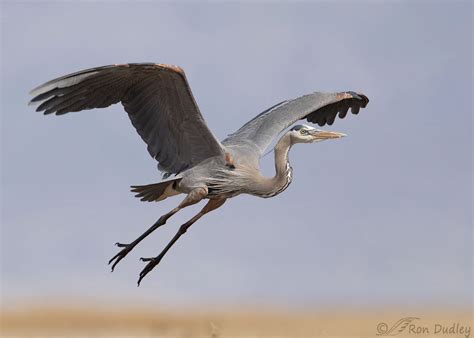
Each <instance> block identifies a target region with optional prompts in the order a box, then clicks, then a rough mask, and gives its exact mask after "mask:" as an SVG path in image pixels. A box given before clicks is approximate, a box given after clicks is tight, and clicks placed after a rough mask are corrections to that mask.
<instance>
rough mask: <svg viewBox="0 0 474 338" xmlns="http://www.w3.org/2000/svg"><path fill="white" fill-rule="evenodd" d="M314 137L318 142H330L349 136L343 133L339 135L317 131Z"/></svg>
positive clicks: (333, 132)
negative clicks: (330, 140)
mask: <svg viewBox="0 0 474 338" xmlns="http://www.w3.org/2000/svg"><path fill="white" fill-rule="evenodd" d="M313 136H314V138H315V139H317V140H329V139H335V138H341V137H345V136H347V135H346V134H343V133H337V132H335V131H315V132H314V133H313Z"/></svg>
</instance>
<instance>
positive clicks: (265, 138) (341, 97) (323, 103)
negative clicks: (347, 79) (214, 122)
mask: <svg viewBox="0 0 474 338" xmlns="http://www.w3.org/2000/svg"><path fill="white" fill-rule="evenodd" d="M368 102H369V99H368V98H367V96H365V95H363V94H357V93H355V92H342V93H320V92H315V93H312V94H308V95H304V96H301V97H299V98H296V99H293V100H287V101H283V102H281V103H279V104H277V105H275V106H273V107H271V108H269V109H267V110H265V111H264V112H263V113H260V114H259V115H257V116H256V117H254V118H253V119H252V120H250V121H249V122H247V123H246V124H244V125H243V126H242V127H241V128H240V129H239V130H237V131H236V132H235V133H233V134H231V135H229V136H228V137H227V138H226V139H225V140H224V141H223V142H222V144H223V145H225V146H230V147H232V146H242V145H245V146H247V147H250V148H251V149H252V151H253V153H254V154H255V156H257V157H260V156H262V155H263V153H264V152H265V150H266V148H267V147H268V146H269V145H270V144H271V142H272V141H273V140H274V139H275V137H277V136H278V134H280V133H281V132H282V131H283V130H285V129H286V128H288V127H289V126H291V125H292V124H293V123H295V122H296V121H298V120H303V119H306V120H307V121H308V122H311V123H315V124H318V125H319V126H321V127H322V126H324V125H326V124H328V125H332V124H333V123H334V121H335V119H336V116H339V118H344V117H345V116H346V114H347V112H348V110H349V108H350V109H351V112H352V113H353V114H358V113H359V110H360V108H365V106H366V105H367V104H368Z"/></svg>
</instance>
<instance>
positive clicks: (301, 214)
mask: <svg viewBox="0 0 474 338" xmlns="http://www.w3.org/2000/svg"><path fill="white" fill-rule="evenodd" d="M124 62H158V63H170V64H176V65H179V66H181V67H182V68H184V70H185V71H186V74H187V77H188V80H189V82H190V85H191V87H192V89H193V92H194V95H195V97H196V100H197V102H198V104H199V106H200V108H201V111H202V112H203V115H204V117H205V119H206V121H207V122H208V124H209V126H210V128H211V129H212V130H213V132H214V133H215V134H216V135H217V136H218V137H219V138H221V139H222V138H224V137H225V136H226V135H227V134H228V133H231V132H232V131H234V130H236V129H238V128H239V127H240V126H241V125H242V124H243V123H245V122H246V121H247V120H249V119H251V118H252V117H253V116H254V115H256V114H258V113H259V112H261V111H263V110H264V109H266V108H268V107H269V106H272V105H274V104H275V103H277V102H280V101H281V100H283V99H289V98H293V97H296V96H300V95H302V94H306V93H309V92H313V91H342V90H355V91H360V92H363V93H365V94H366V95H367V96H368V97H369V98H370V100H371V101H370V104H369V105H368V107H367V109H365V110H363V111H362V112H361V114H359V115H358V116H349V117H348V118H346V119H344V120H338V121H336V123H334V125H333V126H332V127H330V128H325V129H327V130H335V131H340V132H344V133H346V134H348V135H349V136H348V137H347V138H345V139H343V140H339V141H337V142H335V141H333V142H330V141H328V142H323V143H319V144H313V145H298V146H295V147H294V148H293V149H292V151H291V153H290V161H291V164H292V167H293V169H294V176H295V179H294V181H293V183H292V185H291V186H290V187H289V188H288V190H286V191H285V193H283V194H281V195H279V196H277V197H275V198H273V199H258V198H256V197H251V196H239V197H237V198H235V199H233V200H231V201H229V202H228V203H226V205H225V206H224V207H223V208H221V209H219V210H218V211H216V212H215V213H214V214H210V215H208V216H206V217H205V218H203V219H201V220H200V221H199V222H198V223H196V224H195V225H194V226H193V227H192V228H191V229H190V231H188V232H187V233H186V235H185V236H184V237H183V238H182V239H180V241H179V242H178V243H177V244H176V245H175V247H174V248H173V250H172V251H170V252H169V253H168V255H167V256H166V258H165V259H164V260H163V262H162V263H161V265H160V266H159V268H157V269H156V270H155V271H153V272H152V273H151V274H150V275H149V276H148V277H147V279H146V280H144V282H143V283H142V286H141V287H140V288H136V286H135V285H136V284H135V283H136V280H137V276H138V273H139V272H140V271H141V269H142V268H143V263H141V262H139V261H138V258H139V257H141V256H151V255H155V254H157V253H159V252H160V251H161V249H162V248H163V246H164V245H165V244H166V243H167V242H168V241H169V239H170V238H171V237H172V235H173V234H174V233H175V232H176V230H177V227H178V226H179V225H180V224H182V223H183V222H185V221H186V220H187V219H189V218H190V217H191V216H192V215H193V214H194V213H195V212H196V210H197V209H198V208H199V207H195V208H189V210H185V211H183V212H182V213H181V214H179V215H177V216H176V217H175V218H173V219H171V220H170V221H169V222H168V224H167V225H166V226H165V227H163V228H161V229H159V231H157V232H156V233H154V234H153V235H152V236H150V237H149V238H148V239H147V240H146V241H144V242H143V243H142V245H140V246H139V247H137V248H136V249H135V251H134V252H133V254H131V255H130V256H129V257H127V258H126V259H125V260H124V261H122V262H121V264H120V265H119V266H118V267H117V269H116V271H115V272H114V273H113V274H111V273H110V272H109V267H108V266H107V265H106V262H107V260H108V259H109V258H110V257H112V256H113V255H114V254H115V253H116V250H117V249H116V248H115V247H114V246H113V243H115V242H116V241H122V242H126V241H129V240H132V239H134V238H135V237H137V236H138V235H139V234H141V233H142V232H143V231H144V230H145V229H146V228H147V227H148V226H149V225H150V224H152V223H153V222H154V221H155V220H156V219H157V218H158V217H159V216H160V215H162V214H163V213H165V212H167V211H168V210H170V209H171V208H173V207H174V206H175V205H176V204H177V203H178V202H179V197H178V198H173V199H168V200H166V201H164V202H162V203H159V204H149V203H142V202H140V201H139V200H138V199H135V198H134V197H133V195H132V194H131V193H129V191H128V190H129V185H133V184H145V183H151V182H155V181H157V180H159V178H160V175H159V172H157V170H156V164H155V163H154V161H153V160H152V159H151V158H150V157H149V155H148V153H147V152H146V147H145V145H144V144H143V143H142V141H141V139H140V138H139V137H138V135H136V132H135V131H134V129H133V128H132V127H131V124H130V122H129V121H128V117H127V115H126V114H125V113H124V112H123V110H122V108H121V106H118V105H116V106H113V107H110V108H107V109H102V110H94V111H85V112H81V113H74V114H68V115H66V116H62V117H54V116H48V117H44V116H42V115H41V114H40V113H35V112H34V110H33V109H32V108H31V107H28V106H27V105H26V103H27V101H28V100H29V97H28V92H29V90H30V89H32V88H33V87H35V86H37V85H39V84H41V83H43V82H45V81H47V80H50V79H52V78H55V77H57V76H60V75H64V74H67V73H71V72H74V71H78V70H81V69H85V68H90V67H94V66H100V65H107V64H113V63H124ZM1 74H2V81H1V82H2V100H1V101H2V133H1V134H2V209H3V210H2V293H3V300H4V303H5V304H16V303H19V302H29V301H42V300H45V299H51V298H58V299H71V300H81V301H88V300H90V301H93V300H98V299H99V300H103V301H122V300H123V301H125V300H127V301H137V302H143V301H146V302H150V303H152V304H161V305H169V306H175V305H176V306H200V305H203V304H205V305H213V304H224V305H257V306H280V307H289V306H291V307H312V308H321V307H326V306H330V305H335V306H337V305H344V306H354V307H357V308H358V307H373V306H386V305H402V306H415V305H416V306H431V305H433V304H434V305H440V306H455V307H457V306H460V307H463V306H467V305H469V304H470V303H471V301H472V299H473V298H472V239H473V238H472V98H471V97H472V4H471V3H470V2H468V1H464V2H448V1H446V2H436V3H435V2H422V1H420V2H411V3H408V2H396V1H392V2H384V3H383V4H382V3H376V2H354V3H343V2H337V3H329V2H320V3H317V2H316V3H298V4H286V3H278V4H271V3H259V4H250V3H227V4H217V3H211V2H209V3H188V4H180V5H172V4H166V3H152V2H143V3H135V2H133V3H132V2H129V3H127V2H123V3H118V4H114V5H113V6H112V5H111V4H110V3H107V2H104V3H92V2H82V3H80V2H71V3H67V4H61V3H57V2H56V3H47V2H44V3H39V4H36V3H15V2H9V1H4V2H2V71H1ZM262 166H263V170H264V172H265V173H266V174H268V175H271V174H272V170H273V163H272V156H270V155H269V156H267V157H265V158H264V159H263V161H262Z"/></svg>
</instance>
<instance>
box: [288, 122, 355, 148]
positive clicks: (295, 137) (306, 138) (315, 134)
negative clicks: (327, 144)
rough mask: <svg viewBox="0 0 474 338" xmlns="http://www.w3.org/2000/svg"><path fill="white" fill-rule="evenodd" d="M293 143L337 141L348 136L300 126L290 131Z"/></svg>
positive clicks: (303, 125)
mask: <svg viewBox="0 0 474 338" xmlns="http://www.w3.org/2000/svg"><path fill="white" fill-rule="evenodd" d="M289 134H290V137H291V142H292V143H293V144H295V143H315V142H321V141H324V140H329V139H336V138H341V137H344V136H346V134H343V133H337V132H334V131H324V130H319V129H316V128H313V127H310V126H307V125H305V124H299V125H296V126H294V127H293V128H291V130H290V131H289Z"/></svg>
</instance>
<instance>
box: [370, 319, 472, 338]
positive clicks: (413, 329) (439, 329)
mask: <svg viewBox="0 0 474 338" xmlns="http://www.w3.org/2000/svg"><path fill="white" fill-rule="evenodd" d="M419 319H420V318H417V317H405V318H402V319H400V320H399V321H397V322H396V323H395V324H393V325H392V326H391V327H389V326H388V325H387V324H386V323H379V324H378V325H377V336H396V335H398V334H400V333H402V332H405V334H413V335H423V334H430V335H440V336H442V335H449V336H450V337H452V336H454V335H459V336H462V337H465V338H470V337H471V326H469V325H463V324H460V323H452V324H449V325H446V324H439V323H433V324H431V325H422V324H420V323H419V322H418V320H419Z"/></svg>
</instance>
